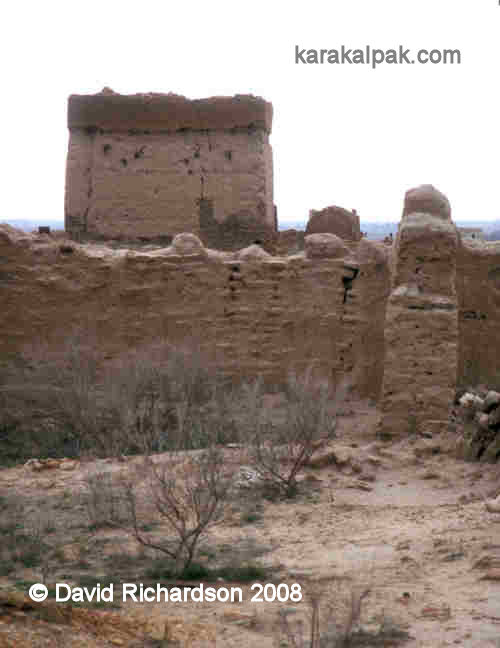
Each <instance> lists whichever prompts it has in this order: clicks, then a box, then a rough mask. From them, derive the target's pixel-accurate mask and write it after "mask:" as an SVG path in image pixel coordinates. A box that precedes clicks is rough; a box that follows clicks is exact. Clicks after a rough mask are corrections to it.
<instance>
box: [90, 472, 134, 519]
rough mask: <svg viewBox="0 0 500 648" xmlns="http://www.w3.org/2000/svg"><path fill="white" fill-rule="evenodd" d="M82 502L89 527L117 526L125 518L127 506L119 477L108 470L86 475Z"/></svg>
mask: <svg viewBox="0 0 500 648" xmlns="http://www.w3.org/2000/svg"><path fill="white" fill-rule="evenodd" d="M84 484H85V491H84V493H83V504H84V507H85V509H86V511H87V515H88V518H89V526H90V528H91V529H93V530H95V529H99V528H102V527H106V526H110V527H119V526H120V525H121V524H123V522H124V521H125V520H126V519H127V512H128V509H127V506H126V501H125V499H124V497H123V489H122V488H121V484H120V481H119V479H116V478H115V477H114V475H113V474H112V473H111V472H109V471H104V470H101V471H96V472H93V473H90V474H89V475H87V476H86V478H85V480H84Z"/></svg>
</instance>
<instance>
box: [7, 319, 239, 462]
mask: <svg viewBox="0 0 500 648" xmlns="http://www.w3.org/2000/svg"><path fill="white" fill-rule="evenodd" d="M26 358H27V359H28V362H26V363H25V364H24V366H20V367H19V368H17V370H15V371H12V372H10V373H9V375H8V376H7V374H5V376H6V377H5V378H4V379H3V381H0V404H1V405H3V408H2V411H1V414H0V444H2V445H4V444H5V445H7V444H10V447H11V448H12V450H11V453H12V455H13V458H15V457H16V456H17V457H18V459H20V460H25V459H26V458H28V457H29V456H33V455H34V454H35V455H37V456H61V455H64V456H79V455H81V454H82V453H90V454H95V455H98V456H110V455H119V454H131V453H138V452H139V453H151V452H163V451H165V450H168V449H171V448H178V447H182V448H200V447H204V446H206V445H207V444H208V443H209V439H210V438H212V435H213V432H214V430H215V431H217V435H218V438H217V442H219V443H224V442H226V441H227V440H230V439H231V438H232V437H234V435H235V426H234V422H233V421H232V419H231V417H230V416H229V415H228V413H229V410H230V408H229V406H228V402H229V401H228V398H229V396H228V395H229V392H227V393H226V391H227V390H226V388H225V387H224V386H223V385H222V383H221V381H220V380H219V378H218V376H217V373H216V372H215V371H214V370H213V369H212V368H211V366H210V363H209V362H208V361H207V359H206V358H205V357H204V356H203V355H202V354H201V353H200V352H199V351H198V350H197V349H196V348H195V347H193V348H192V349H174V348H173V347H171V346H170V345H167V344H159V345H157V346H155V347H149V348H144V349H140V350H138V351H135V352H131V353H129V354H127V355H124V356H122V357H121V358H119V359H117V360H115V361H114V362H105V360H104V358H103V355H102V353H101V352H100V351H99V347H98V345H97V342H96V341H95V340H93V339H92V338H91V336H89V335H87V334H80V333H78V332H76V333H74V334H72V335H70V336H68V338H67V339H66V341H65V343H64V344H63V345H62V346H60V347H57V348H54V347H50V346H49V345H40V346H39V347H38V348H36V349H32V350H31V351H30V352H29V353H27V354H26ZM4 373H5V372H4Z"/></svg>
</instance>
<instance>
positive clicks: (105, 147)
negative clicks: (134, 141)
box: [102, 144, 111, 155]
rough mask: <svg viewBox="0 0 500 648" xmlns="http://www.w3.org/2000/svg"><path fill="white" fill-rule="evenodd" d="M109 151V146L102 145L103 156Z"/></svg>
mask: <svg viewBox="0 0 500 648" xmlns="http://www.w3.org/2000/svg"><path fill="white" fill-rule="evenodd" d="M110 151H111V144H104V146H103V147H102V152H103V153H104V155H106V154H107V153H109V152H110Z"/></svg>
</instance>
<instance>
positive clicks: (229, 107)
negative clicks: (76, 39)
mask: <svg viewBox="0 0 500 648" xmlns="http://www.w3.org/2000/svg"><path fill="white" fill-rule="evenodd" d="M272 119H273V107H272V104H271V103H269V102H268V101H265V100H264V99H262V98H261V97H255V96H253V95H235V96H234V97H210V98H207V99H193V100H190V99H187V98H186V97H183V96H182V95H177V94H172V93H169V94H160V93H148V94H144V93H141V94H133V95H122V94H117V93H114V92H112V91H108V92H101V93H98V94H95V95H76V94H75V95H71V96H70V97H69V100H68V128H69V129H70V130H73V129H77V128H82V129H101V130H104V131H107V130H110V131H134V132H141V131H151V132H157V131H167V132H176V131H180V130H193V131H207V130H208V131H210V130H230V129H235V128H243V129H245V128H253V129H262V130H264V131H266V133H270V132H271V128H272Z"/></svg>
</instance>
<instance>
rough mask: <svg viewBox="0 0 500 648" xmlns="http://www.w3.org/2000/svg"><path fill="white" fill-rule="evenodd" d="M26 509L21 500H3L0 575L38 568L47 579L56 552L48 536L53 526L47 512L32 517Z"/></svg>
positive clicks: (23, 501)
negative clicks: (24, 568)
mask: <svg viewBox="0 0 500 648" xmlns="http://www.w3.org/2000/svg"><path fill="white" fill-rule="evenodd" d="M26 509H27V507H26V503H25V500H24V499H22V498H20V497H17V496H8V497H0V575H7V574H9V573H11V572H14V571H15V570H16V568H23V567H26V568H39V569H40V571H41V573H42V578H44V579H45V577H46V574H47V564H48V561H49V560H50V558H51V556H52V553H53V551H54V547H53V543H52V542H51V541H50V540H49V537H48V536H49V534H50V533H51V532H52V531H54V527H53V524H54V523H53V521H52V520H51V519H50V518H49V517H48V516H47V515H46V512H45V513H44V512H40V513H39V515H36V516H35V517H32V516H29V515H27V511H26Z"/></svg>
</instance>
